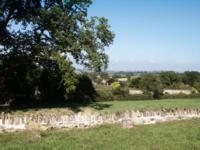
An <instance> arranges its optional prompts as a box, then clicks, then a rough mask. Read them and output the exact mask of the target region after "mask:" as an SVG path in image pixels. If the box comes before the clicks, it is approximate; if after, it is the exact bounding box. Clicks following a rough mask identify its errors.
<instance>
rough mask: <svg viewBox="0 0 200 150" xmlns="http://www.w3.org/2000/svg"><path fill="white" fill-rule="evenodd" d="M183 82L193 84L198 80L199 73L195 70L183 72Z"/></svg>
mask: <svg viewBox="0 0 200 150" xmlns="http://www.w3.org/2000/svg"><path fill="white" fill-rule="evenodd" d="M183 82H184V83H185V84H189V85H191V86H194V84H195V82H200V73H199V72H195V71H191V72H184V74H183Z"/></svg>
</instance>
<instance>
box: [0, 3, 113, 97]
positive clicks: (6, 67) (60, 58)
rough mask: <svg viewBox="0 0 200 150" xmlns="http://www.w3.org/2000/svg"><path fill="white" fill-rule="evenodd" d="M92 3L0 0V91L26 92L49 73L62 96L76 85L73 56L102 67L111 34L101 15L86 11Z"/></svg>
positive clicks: (97, 68) (104, 64)
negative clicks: (88, 14)
mask: <svg viewBox="0 0 200 150" xmlns="http://www.w3.org/2000/svg"><path fill="white" fill-rule="evenodd" d="M91 3H92V2H91V0H0V69H1V70H0V90H1V91H3V92H1V95H0V96H2V93H3V94H4V97H5V95H6V97H7V98H8V99H12V98H13V97H14V96H15V95H16V94H21V93H23V94H24V91H26V94H27V95H31V93H32V94H33V92H35V88H36V87H37V86H40V85H41V84H42V85H43V86H41V87H44V84H45V85H46V86H47V87H49V86H48V84H51V83H49V82H47V81H50V80H51V78H53V79H55V78H56V79H55V81H56V82H57V83H58V84H57V85H56V87H55V89H59V88H62V89H63V88H64V93H65V95H67V94H68V93H69V92H71V91H73V90H75V88H76V82H77V79H76V74H75V73H74V68H73V67H72V62H73V61H75V62H76V63H78V64H81V65H84V66H85V67H88V68H90V69H93V70H95V71H100V70H102V69H105V68H106V67H107V63H108V56H107V55H106V53H105V47H108V46H109V45H110V44H112V42H113V38H114V34H113V33H112V32H111V31H110V26H109V25H108V20H107V19H106V18H104V17H101V18H100V17H96V16H95V17H88V16H87V9H88V7H89V6H90V4H91ZM47 72H48V73H47ZM53 72H54V73H55V72H56V73H57V74H56V75H53ZM38 74H42V75H41V76H40V75H38ZM45 75H46V76H45ZM44 78H50V79H49V80H47V79H46V82H45V81H44ZM41 79H42V80H43V82H42V83H37V82H40V81H41ZM57 79H58V81H57ZM12 85H15V86H14V87H12ZM29 85H30V86H29ZM32 85H35V87H33V86H32ZM28 87H31V88H28ZM20 89H21V91H20ZM26 89H29V90H26ZM43 89H44V88H43ZM16 91H19V92H16ZM2 97H3V96H2Z"/></svg>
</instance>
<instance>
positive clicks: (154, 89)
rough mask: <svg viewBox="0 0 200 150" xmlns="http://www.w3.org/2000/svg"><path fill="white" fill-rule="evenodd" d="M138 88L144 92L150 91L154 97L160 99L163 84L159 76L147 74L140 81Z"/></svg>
mask: <svg viewBox="0 0 200 150" xmlns="http://www.w3.org/2000/svg"><path fill="white" fill-rule="evenodd" d="M140 82H141V83H140V88H141V89H143V90H144V91H146V92H150V93H152V95H153V98H154V99H160V97H161V96H162V93H163V85H162V82H161V81H160V78H159V76H156V75H151V74H147V75H144V76H143V78H142V79H141V81H140Z"/></svg>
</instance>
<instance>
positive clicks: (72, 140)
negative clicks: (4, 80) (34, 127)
mask: <svg viewBox="0 0 200 150" xmlns="http://www.w3.org/2000/svg"><path fill="white" fill-rule="evenodd" d="M199 124H200V119H194V120H188V121H176V122H167V123H161V124H157V125H143V126H135V127H134V128H132V129H123V128H121V126H120V125H105V126H101V127H97V128H91V129H86V130H79V129H74V130H52V131H47V132H41V133H39V132H38V133H37V132H33V131H32V132H30V131H29V132H28V131H26V132H21V133H7V134H0V149H2V150H35V149H37V150H45V149H46V150H199V149H200V128H199ZM37 134H39V135H41V137H40V138H38V137H37V136H36V135H37Z"/></svg>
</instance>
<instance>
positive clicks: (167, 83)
mask: <svg viewBox="0 0 200 150" xmlns="http://www.w3.org/2000/svg"><path fill="white" fill-rule="evenodd" d="M159 76H160V80H161V82H162V84H163V86H164V87H165V88H172V87H173V86H176V84H177V83H180V82H181V76H180V74H178V73H176V72H173V71H168V72H161V73H160V74H159Z"/></svg>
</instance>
